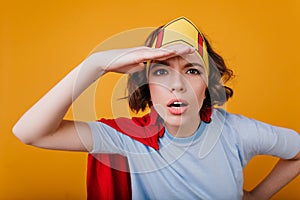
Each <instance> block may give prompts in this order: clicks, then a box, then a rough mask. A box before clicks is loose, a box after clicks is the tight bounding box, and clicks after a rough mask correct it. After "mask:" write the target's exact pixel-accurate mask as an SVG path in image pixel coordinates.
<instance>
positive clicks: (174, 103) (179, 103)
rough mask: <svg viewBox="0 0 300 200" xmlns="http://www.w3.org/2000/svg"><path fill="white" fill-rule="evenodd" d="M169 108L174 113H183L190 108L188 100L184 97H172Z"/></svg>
mask: <svg viewBox="0 0 300 200" xmlns="http://www.w3.org/2000/svg"><path fill="white" fill-rule="evenodd" d="M167 108H168V110H169V112H170V113H171V114H173V115H181V114H183V113H184V112H185V111H186V110H187V109H188V102H187V101H185V100H182V99H172V100H170V101H169V102H168V104H167Z"/></svg>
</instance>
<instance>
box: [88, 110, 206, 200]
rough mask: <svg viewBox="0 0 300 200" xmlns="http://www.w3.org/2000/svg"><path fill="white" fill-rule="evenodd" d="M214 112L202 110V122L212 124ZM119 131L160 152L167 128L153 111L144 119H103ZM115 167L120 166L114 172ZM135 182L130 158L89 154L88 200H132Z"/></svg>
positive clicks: (103, 121) (116, 155) (117, 155)
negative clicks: (211, 118) (159, 143)
mask: <svg viewBox="0 0 300 200" xmlns="http://www.w3.org/2000/svg"><path fill="white" fill-rule="evenodd" d="M211 112H212V109H211V108H210V109H206V110H205V111H203V110H201V112H200V116H201V120H202V121H204V122H209V121H210V116H211ZM99 122H102V123H105V124H107V125H109V126H111V127H113V128H114V129H116V130H117V131H119V132H121V133H123V134H125V135H128V136H130V137H131V138H133V139H135V140H137V141H139V142H141V143H143V144H145V145H147V146H150V147H152V148H154V149H155V150H158V149H159V145H158V140H159V138H160V137H162V136H163V134H164V127H163V125H162V123H161V120H160V118H159V116H158V114H157V113H156V112H155V111H154V109H153V111H151V113H150V114H147V115H145V116H143V117H141V118H136V117H135V118H132V119H128V118H117V119H110V120H107V119H101V120H99ZM111 166H118V169H114V168H113V167H111ZM131 197H132V193H131V179H130V171H129V166H128V161H127V158H126V157H124V156H122V155H119V154H100V153H97V154H89V155H88V166H87V199H88V200H96V199H131Z"/></svg>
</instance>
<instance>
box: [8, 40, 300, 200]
mask: <svg viewBox="0 0 300 200" xmlns="http://www.w3.org/2000/svg"><path fill="white" fill-rule="evenodd" d="M193 53H194V49H193V48H191V47H189V46H176V45H173V46H172V47H169V48H168V49H151V48H148V47H136V48H131V49H117V50H110V51H104V52H97V53H94V54H92V55H91V56H89V57H88V58H87V59H86V60H84V61H83V62H82V63H81V64H79V65H78V66H77V67H75V68H74V70H72V71H71V72H70V73H69V74H68V75H67V76H66V77H64V78H63V79H62V80H61V81H60V82H59V83H58V84H57V85H56V86H54V87H53V88H52V89H51V90H50V91H49V92H48V93H47V94H46V95H45V96H43V97H42V98H41V99H40V100H39V101H38V102H37V103H36V104H34V105H33V106H32V107H31V108H30V109H29V110H28V111H27V112H26V113H25V114H24V115H23V116H22V117H21V118H20V120H19V121H18V122H17V123H16V125H15V126H14V128H13V133H14V134H15V136H16V137H18V138H19V139H20V140H21V141H22V142H24V143H25V144H28V145H33V146H36V147H40V148H46V149H59V150H67V151H84V152H87V151H90V150H92V147H93V139H92V136H91V130H90V128H89V126H88V125H87V123H86V122H79V121H67V120H64V119H63V118H64V116H65V114H66V112H67V110H68V109H69V107H70V106H71V105H72V103H73V101H75V100H76V98H77V97H78V96H79V95H80V94H81V93H82V92H83V91H84V90H85V89H86V88H87V87H88V86H90V85H91V84H92V83H93V82H94V81H96V80H97V79H98V78H100V77H101V76H102V75H103V74H105V73H108V72H117V73H133V72H136V71H141V70H142V69H143V67H144V64H143V63H144V62H147V61H149V60H155V62H156V63H158V62H159V61H167V62H168V64H167V65H169V66H160V67H163V68H166V69H167V70H168V72H169V73H168V74H167V75H166V76H154V74H153V72H155V71H154V70H155V68H156V69H158V67H152V68H151V69H150V77H149V83H150V91H151V95H152V97H153V99H152V100H153V102H154V104H155V106H156V108H157V110H158V111H159V113H160V114H161V116H162V117H163V118H164V120H165V123H166V126H167V128H168V130H169V131H170V132H171V134H174V136H175V137H188V136H190V135H191V134H193V133H194V132H195V130H196V129H197V127H198V126H199V124H200V118H199V114H198V112H199V109H200V108H201V105H202V102H203V99H204V97H205V96H204V91H205V88H206V83H207V81H206V78H205V77H206V75H204V76H203V74H205V72H204V73H203V74H202V76H200V75H197V74H194V72H195V70H187V68H186V67H185V66H186V65H187V63H194V62H196V63H197V62H199V64H201V60H200V59H199V57H198V60H193V59H197V57H195V56H193ZM182 57H183V58H184V59H183V58H182ZM202 64H203V63H202ZM193 67H195V66H193ZM197 69H198V68H197ZM192 72H193V73H192ZM151 73H152V74H151ZM158 74H160V72H159V73H158ZM156 75H157V73H156ZM169 76H171V77H169ZM172 80H176V81H172ZM174 97H175V98H179V97H180V98H184V99H185V100H186V101H187V102H188V103H189V106H190V107H189V108H188V109H187V110H186V111H185V113H184V114H182V116H176V115H175V116H174V114H173V115H170V113H168V109H167V108H166V106H165V105H166V103H167V102H168V101H169V100H170V99H172V98H174ZM45 116H47V117H45ZM192 119H193V120H192ZM188 121H190V122H192V123H190V126H187V122H188ZM179 127H180V128H179ZM299 159H300V152H299V153H298V154H297V155H296V156H295V157H294V158H293V159H290V160H280V161H279V162H278V164H277V165H276V166H275V167H274V169H273V170H272V172H271V173H270V174H269V175H268V176H267V177H266V178H265V179H264V180H263V181H262V182H261V183H260V184H259V185H258V186H257V187H255V188H254V189H253V190H252V191H249V192H245V195H244V199H268V198H270V197H271V196H272V195H274V194H275V193H276V192H278V191H279V190H280V189H281V188H282V187H284V186H285V185H286V184H287V183H289V182H290V181H291V180H292V179H293V178H294V177H296V176H297V175H298V174H299V171H300V160H299Z"/></svg>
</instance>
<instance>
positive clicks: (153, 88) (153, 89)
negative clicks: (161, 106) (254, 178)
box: [149, 84, 163, 104]
mask: <svg viewBox="0 0 300 200" xmlns="http://www.w3.org/2000/svg"><path fill="white" fill-rule="evenodd" d="M149 90H150V95H151V101H152V103H154V104H155V103H157V102H158V101H159V99H161V96H162V94H163V91H162V90H163V88H162V87H160V86H158V85H157V84H149Z"/></svg>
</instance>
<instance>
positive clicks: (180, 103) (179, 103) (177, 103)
mask: <svg viewBox="0 0 300 200" xmlns="http://www.w3.org/2000/svg"><path fill="white" fill-rule="evenodd" d="M173 104H175V105H182V104H183V103H182V102H178V101H175V102H174V103H173Z"/></svg>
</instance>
